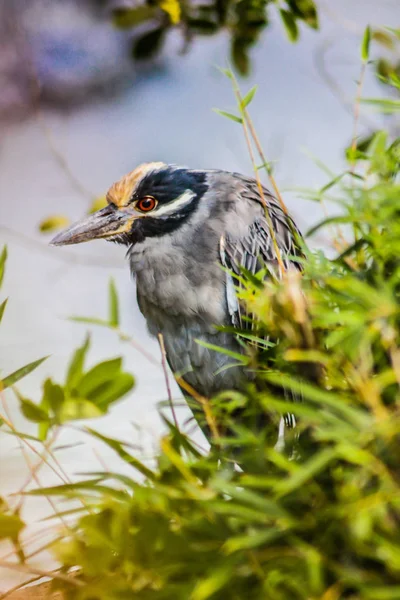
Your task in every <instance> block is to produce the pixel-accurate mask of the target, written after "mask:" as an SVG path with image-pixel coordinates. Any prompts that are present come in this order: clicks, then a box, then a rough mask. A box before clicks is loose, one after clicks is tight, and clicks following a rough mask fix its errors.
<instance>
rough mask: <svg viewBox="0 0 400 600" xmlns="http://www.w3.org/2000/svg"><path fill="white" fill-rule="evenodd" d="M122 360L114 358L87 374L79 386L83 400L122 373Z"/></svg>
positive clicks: (98, 365)
mask: <svg viewBox="0 0 400 600" xmlns="http://www.w3.org/2000/svg"><path fill="white" fill-rule="evenodd" d="M121 366H122V358H113V359H111V360H106V361H104V362H101V363H99V364H97V365H95V366H94V367H93V368H92V369H90V371H88V372H87V373H85V374H84V375H83V377H82V379H81V381H80V382H79V384H78V385H77V388H76V389H77V391H78V393H79V395H80V396H81V397H82V398H87V397H88V396H89V395H90V394H92V393H93V392H94V393H95V392H96V390H97V389H98V388H99V387H100V386H102V385H103V384H104V383H106V382H108V381H112V380H113V378H114V377H117V376H118V374H119V373H120V371H121Z"/></svg>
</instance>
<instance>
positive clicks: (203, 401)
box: [175, 375, 220, 442]
mask: <svg viewBox="0 0 400 600" xmlns="http://www.w3.org/2000/svg"><path fill="white" fill-rule="evenodd" d="M175 379H176V381H177V383H178V385H180V386H181V388H183V389H184V390H185V391H186V392H188V393H189V394H190V395H191V396H192V397H193V398H194V399H195V400H197V402H198V403H199V404H200V405H201V407H202V409H203V411H204V415H205V417H206V421H207V425H208V426H209V428H210V431H211V433H212V435H213V437H214V439H215V441H216V442H218V441H219V439H220V435H219V431H218V427H217V423H216V421H215V417H214V415H213V414H212V411H211V407H210V401H209V400H208V398H205V397H204V396H202V395H201V394H199V393H198V392H196V390H195V389H194V388H193V387H192V386H191V385H190V384H189V383H187V382H186V381H185V380H184V379H182V377H179V376H178V375H175Z"/></svg>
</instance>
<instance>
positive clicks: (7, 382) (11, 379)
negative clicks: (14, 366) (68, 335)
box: [0, 356, 48, 391]
mask: <svg viewBox="0 0 400 600" xmlns="http://www.w3.org/2000/svg"><path fill="white" fill-rule="evenodd" d="M47 358H48V356H44V357H43V358H39V360H35V361H33V362H31V363H29V364H27V365H25V367H22V368H21V369H18V370H17V371H14V373H11V374H10V375H7V377H4V379H2V380H1V379H0V391H1V390H5V389H6V388H8V387H11V386H12V385H14V384H15V383H17V381H19V380H20V379H22V378H23V377H25V376H26V375H29V373H32V371H34V370H35V369H36V368H37V367H38V366H39V365H41V364H42V362H43V361H45V360H46V359H47Z"/></svg>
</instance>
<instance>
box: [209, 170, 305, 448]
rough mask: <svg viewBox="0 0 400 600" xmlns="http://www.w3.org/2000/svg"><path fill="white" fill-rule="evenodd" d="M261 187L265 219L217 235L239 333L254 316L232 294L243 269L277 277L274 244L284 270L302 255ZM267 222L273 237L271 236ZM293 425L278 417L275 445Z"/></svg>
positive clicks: (295, 233)
mask: <svg viewBox="0 0 400 600" xmlns="http://www.w3.org/2000/svg"><path fill="white" fill-rule="evenodd" d="M239 177H240V180H241V182H242V183H243V182H244V183H245V187H244V190H243V191H242V193H241V197H242V198H243V199H247V200H250V201H254V202H258V203H260V202H261V199H260V194H259V191H258V187H257V184H256V182H255V181H254V180H251V179H246V178H244V177H243V176H239ZM263 191H264V199H265V201H266V203H267V209H266V210H268V213H269V219H268V218H267V216H264V215H262V214H261V216H259V217H257V218H256V219H255V220H254V221H253V223H252V224H251V225H250V226H249V228H248V231H247V233H246V234H245V235H244V236H242V237H238V236H236V235H228V234H226V235H223V236H221V239H220V260H221V263H222V265H223V267H225V269H226V298H227V305H228V310H229V314H230V317H231V322H232V325H233V326H234V327H235V328H236V329H238V330H239V331H242V332H243V333H245V332H246V331H248V330H249V329H252V328H254V325H255V324H256V322H255V319H254V317H253V316H252V315H251V314H249V313H248V311H247V310H246V307H245V306H244V305H243V303H241V302H240V301H239V300H238V298H237V294H236V290H237V289H238V288H239V289H240V287H241V286H242V277H241V276H242V275H243V270H244V269H245V270H246V271H247V272H248V273H250V274H251V275H256V274H257V273H259V272H261V271H263V275H264V280H265V279H266V278H268V277H273V278H277V277H280V269H279V260H278V257H277V253H276V246H277V247H278V251H279V253H280V259H281V260H282V263H283V265H284V267H285V269H286V270H289V269H293V268H295V269H298V270H300V268H301V267H300V264H299V262H297V261H296V257H301V256H302V252H301V248H300V245H299V241H300V240H301V233H300V231H299V230H298V228H297V227H296V225H295V223H294V222H293V220H292V219H291V218H290V216H289V215H287V214H286V212H285V211H284V209H283V208H282V207H281V206H280V204H279V203H278V201H277V200H276V199H275V198H274V197H273V196H272V195H271V194H270V193H269V192H268V190H266V189H265V188H263ZM271 226H272V228H273V235H274V236H275V240H274V239H273V236H272V232H271ZM274 242H275V243H274ZM236 276H237V277H236ZM265 339H266V340H268V337H267V336H266V337H265ZM284 396H285V398H286V399H289V398H288V396H290V399H291V400H292V401H293V402H298V401H301V398H300V397H299V396H297V395H294V394H293V393H291V392H289V391H288V390H284ZM295 425H296V420H295V417H294V415H293V414H286V415H284V417H282V420H281V425H280V427H279V435H278V440H277V443H276V448H277V449H281V448H282V447H284V445H285V428H286V427H288V428H293V427H295Z"/></svg>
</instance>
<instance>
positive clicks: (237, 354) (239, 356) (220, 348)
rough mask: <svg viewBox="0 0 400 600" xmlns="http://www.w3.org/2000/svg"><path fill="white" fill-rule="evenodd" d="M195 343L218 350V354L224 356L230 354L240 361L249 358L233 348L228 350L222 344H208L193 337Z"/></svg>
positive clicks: (246, 360) (245, 360) (245, 361)
mask: <svg viewBox="0 0 400 600" xmlns="http://www.w3.org/2000/svg"><path fill="white" fill-rule="evenodd" d="M195 342H196V344H199V346H203V348H208V349H209V350H214V352H218V353H219V354H225V355H226V356H230V357H231V358H234V359H236V360H238V361H239V362H240V363H247V362H248V360H249V358H248V356H246V355H245V354H240V352H234V351H233V350H228V348H225V347H224V346H215V345H214V344H209V343H208V342H204V341H203V340H200V339H195Z"/></svg>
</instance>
